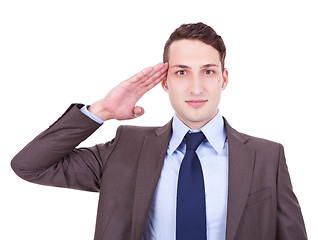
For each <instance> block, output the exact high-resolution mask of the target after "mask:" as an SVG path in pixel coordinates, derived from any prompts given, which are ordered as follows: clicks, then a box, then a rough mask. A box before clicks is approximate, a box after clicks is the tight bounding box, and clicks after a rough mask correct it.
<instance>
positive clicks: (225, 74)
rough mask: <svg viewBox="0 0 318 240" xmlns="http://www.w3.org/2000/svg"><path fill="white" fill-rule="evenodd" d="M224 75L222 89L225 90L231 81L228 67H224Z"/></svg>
mask: <svg viewBox="0 0 318 240" xmlns="http://www.w3.org/2000/svg"><path fill="white" fill-rule="evenodd" d="M222 76H223V83H222V90H225V88H226V86H227V84H228V83H229V72H228V70H227V68H224V70H223V74H222Z"/></svg>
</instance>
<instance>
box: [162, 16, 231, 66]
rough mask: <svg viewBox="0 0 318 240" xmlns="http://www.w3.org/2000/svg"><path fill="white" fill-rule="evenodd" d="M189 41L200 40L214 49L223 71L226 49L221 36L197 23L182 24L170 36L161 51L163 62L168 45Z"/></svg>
mask: <svg viewBox="0 0 318 240" xmlns="http://www.w3.org/2000/svg"><path fill="white" fill-rule="evenodd" d="M183 39H191V40H200V41H202V42H204V43H205V44H208V45H210V46H212V47H213V48H215V49H216V50H217V51H218V52H219V55H220V61H221V65H222V70H223V69H224V59H225V55H226V48H225V45H224V42H223V39H222V38H221V36H219V35H218V34H217V33H216V32H215V31H214V29H213V28H211V27H210V26H208V25H206V24H204V23H202V22H199V23H190V24H182V25H181V26H180V27H178V28H177V29H176V30H174V32H173V33H172V34H171V35H170V37H169V39H168V41H167V42H166V44H165V47H164V51H163V62H167V61H168V58H169V56H168V53H169V48H170V45H171V44H172V43H173V42H174V41H178V40H183Z"/></svg>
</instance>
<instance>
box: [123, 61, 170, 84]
mask: <svg viewBox="0 0 318 240" xmlns="http://www.w3.org/2000/svg"><path fill="white" fill-rule="evenodd" d="M165 67H166V65H165V64H164V63H162V62H160V63H158V64H156V65H155V66H153V67H148V68H145V69H143V70H142V71H140V72H139V73H137V74H136V75H134V76H133V77H131V78H130V79H129V80H130V82H133V83H136V82H139V83H143V82H145V81H147V80H148V79H149V78H151V77H152V76H153V75H154V74H156V73H157V72H158V71H160V70H162V69H163V68H165Z"/></svg>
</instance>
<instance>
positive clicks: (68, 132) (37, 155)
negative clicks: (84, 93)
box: [11, 104, 119, 192]
mask: <svg viewBox="0 0 318 240" xmlns="http://www.w3.org/2000/svg"><path fill="white" fill-rule="evenodd" d="M82 106H83V105H81V104H72V105H71V106H70V107H69V108H68V109H67V111H66V112H65V113H64V114H63V115H62V116H61V117H60V118H59V119H58V120H57V121H56V122H55V123H53V124H52V125H51V126H50V127H49V128H48V129H47V130H45V131H44V132H42V133H41V134H40V135H38V136H37V137H36V138H35V139H34V140H32V141H31V142H30V143H29V144H28V145H27V146H25V147H24V148H23V149H22V150H21V151H20V152H19V153H18V154H17V155H16V156H15V157H14V158H13V160H12V161H11V166H12V169H13V170H14V171H15V173H16V174H17V175H18V176H20V177H21V178H22V179H24V180H27V181H29V182H33V183H38V184H43V185H49V186H56V187H65V188H73V189H79V190H86V191H94V192H96V191H99V188H100V179H101V176H102V170H103V166H104V165H105V163H106V161H107V158H108V156H109V154H110V153H111V151H112V149H113V148H114V146H115V145H116V141H115V140H113V141H111V142H108V143H106V144H101V145H96V146H94V147H91V148H76V146H78V144H80V143H81V142H82V141H84V140H85V139H86V138H87V137H89V136H90V135H91V134H92V133H93V132H95V131H96V130H97V129H98V128H99V126H100V124H98V123H96V122H95V121H93V120H92V119H90V118H89V117H87V116H86V115H84V114H83V113H82V112H81V111H80V108H81V107H82ZM118 132H119V131H118Z"/></svg>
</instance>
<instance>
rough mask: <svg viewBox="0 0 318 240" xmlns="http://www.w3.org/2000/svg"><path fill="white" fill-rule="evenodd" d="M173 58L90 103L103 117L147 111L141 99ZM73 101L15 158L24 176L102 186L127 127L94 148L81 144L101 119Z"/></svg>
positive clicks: (53, 183) (87, 186) (32, 179)
mask: <svg viewBox="0 0 318 240" xmlns="http://www.w3.org/2000/svg"><path fill="white" fill-rule="evenodd" d="M166 70H167V64H163V63H159V64H157V65H156V66H154V67H149V68H146V69H144V70H142V71H141V72H139V73H137V74H136V75H135V76H133V77H131V78H129V79H128V80H126V81H123V82H122V83H120V84H119V85H118V86H117V87H115V88H114V89H112V90H111V91H110V92H109V93H108V94H107V96H106V97H105V98H103V99H102V100H100V101H98V102H96V103H94V104H92V105H91V107H90V108H89V111H91V112H92V113H93V114H94V115H96V116H97V117H99V118H101V119H102V120H108V119H118V120H123V119H132V118H135V117H137V116H140V115H142V114H143V112H144V111H143V108H141V107H136V106H135V104H136V102H137V101H138V100H139V99H140V98H141V97H142V96H143V95H144V94H145V93H146V92H147V91H149V90H150V89H152V88H153V87H154V86H155V85H156V84H158V83H159V82H160V81H161V80H162V79H163V78H164V77H165V75H166ZM82 106H83V105H82V104H73V105H71V107H70V108H69V109H68V110H67V111H66V112H65V113H64V114H63V115H62V117H60V118H59V119H58V120H57V121H56V122H55V123H54V124H52V125H51V126H50V127H49V128H48V129H47V130H45V131H44V132H42V133H41V134H40V135H38V136H37V137H36V138H35V139H34V140H32V141H31V142H30V143H29V144H28V145H27V146H25V147H24V148H23V149H22V150H21V151H20V152H19V153H18V154H17V155H16V156H15V157H14V158H13V160H12V162H11V166H12V168H13V170H14V171H15V172H16V173H17V175H19V176H20V177H21V178H23V179H25V180H27V181H30V182H34V183H39V184H44V185H50V186H57V187H67V188H75V189H80V190H87V191H99V182H100V179H101V177H102V172H103V167H104V165H105V163H106V161H107V159H108V156H109V154H110V153H111V152H112V150H113V148H114V147H115V146H116V144H117V141H118V139H119V136H120V131H121V128H119V129H118V130H117V135H116V137H115V139H114V140H113V141H110V142H108V143H106V144H101V145H96V146H94V147H91V148H76V146H78V144H80V143H81V142H82V141H84V140H85V139H86V138H87V137H89V136H90V135H91V134H92V133H93V132H94V131H96V130H97V129H98V128H99V126H100V124H98V123H96V122H95V121H93V120H92V119H90V118H89V117H87V116H86V115H84V114H83V113H82V112H81V111H80V108H81V107H82Z"/></svg>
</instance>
